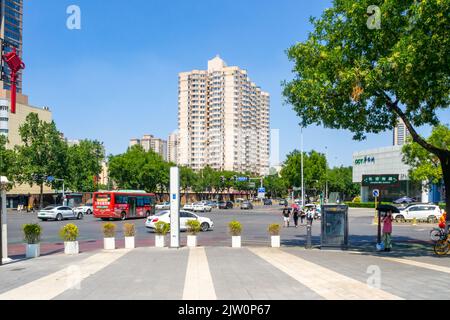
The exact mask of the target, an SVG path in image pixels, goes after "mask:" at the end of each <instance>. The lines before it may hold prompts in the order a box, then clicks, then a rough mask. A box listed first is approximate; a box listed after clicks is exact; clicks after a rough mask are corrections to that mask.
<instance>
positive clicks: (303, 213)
mask: <svg viewBox="0 0 450 320" xmlns="http://www.w3.org/2000/svg"><path fill="white" fill-rule="evenodd" d="M305 218H306V212H305V208H302V210H301V212H300V219H301V224H302V225H304V224H305Z"/></svg>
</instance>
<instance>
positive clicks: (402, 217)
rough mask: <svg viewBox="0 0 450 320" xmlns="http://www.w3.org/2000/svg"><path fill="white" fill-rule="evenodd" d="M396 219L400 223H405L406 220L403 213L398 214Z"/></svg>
mask: <svg viewBox="0 0 450 320" xmlns="http://www.w3.org/2000/svg"><path fill="white" fill-rule="evenodd" d="M395 221H396V222H398V223H403V222H405V217H404V216H402V215H398V216H397V217H396V218H395Z"/></svg>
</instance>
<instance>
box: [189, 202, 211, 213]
mask: <svg viewBox="0 0 450 320" xmlns="http://www.w3.org/2000/svg"><path fill="white" fill-rule="evenodd" d="M192 211H194V212H211V211H212V207H210V206H208V205H207V204H205V203H203V202H199V203H194V208H193V209H192Z"/></svg>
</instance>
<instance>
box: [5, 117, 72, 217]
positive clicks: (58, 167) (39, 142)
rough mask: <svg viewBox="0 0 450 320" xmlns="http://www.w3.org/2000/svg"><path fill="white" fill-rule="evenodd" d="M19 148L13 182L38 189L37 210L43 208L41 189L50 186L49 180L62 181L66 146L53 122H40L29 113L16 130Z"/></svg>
mask: <svg viewBox="0 0 450 320" xmlns="http://www.w3.org/2000/svg"><path fill="white" fill-rule="evenodd" d="M19 133H20V137H21V139H22V145H20V146H17V147H16V152H17V161H16V166H15V167H14V168H13V171H14V181H15V182H18V183H28V184H29V185H30V186H32V185H33V184H37V185H39V186H40V197H39V206H40V208H42V206H43V190H44V185H47V186H51V183H50V182H48V181H47V177H48V176H54V177H56V178H60V177H65V176H66V173H67V167H66V163H67V143H66V142H65V141H64V140H63V139H62V137H61V134H60V132H59V131H58V130H57V129H56V125H55V123H54V122H50V123H49V122H45V121H42V120H39V116H38V115H37V114H36V113H30V114H29V115H28V116H27V118H26V121H25V123H24V124H23V125H22V126H20V128H19Z"/></svg>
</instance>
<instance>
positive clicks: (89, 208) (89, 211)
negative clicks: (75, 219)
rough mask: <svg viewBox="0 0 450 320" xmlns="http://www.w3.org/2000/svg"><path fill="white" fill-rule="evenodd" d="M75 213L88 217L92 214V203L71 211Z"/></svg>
mask: <svg viewBox="0 0 450 320" xmlns="http://www.w3.org/2000/svg"><path fill="white" fill-rule="evenodd" d="M73 210H74V211H75V213H80V212H81V213H82V214H84V215H90V214H93V213H94V207H93V205H92V203H86V204H85V205H84V206H79V207H77V208H75V209H73Z"/></svg>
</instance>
